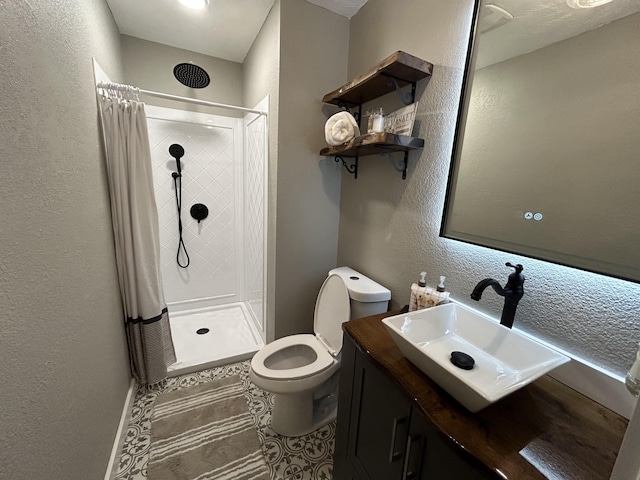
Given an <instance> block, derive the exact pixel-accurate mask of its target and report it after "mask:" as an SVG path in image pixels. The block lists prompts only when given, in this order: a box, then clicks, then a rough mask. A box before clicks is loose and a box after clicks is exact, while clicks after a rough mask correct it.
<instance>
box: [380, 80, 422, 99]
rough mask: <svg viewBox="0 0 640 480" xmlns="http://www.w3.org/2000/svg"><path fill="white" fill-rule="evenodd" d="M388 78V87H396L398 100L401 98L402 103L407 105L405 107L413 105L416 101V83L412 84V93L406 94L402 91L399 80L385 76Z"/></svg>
mask: <svg viewBox="0 0 640 480" xmlns="http://www.w3.org/2000/svg"><path fill="white" fill-rule="evenodd" d="M385 76H386V77H387V85H389V86H391V85H393V86H395V88H396V95H398V98H400V101H401V102H402V103H403V104H405V105H411V104H412V103H413V102H415V101H416V82H411V83H410V85H411V91H410V92H406V93H404V92H403V91H402V87H401V86H400V85H399V84H398V80H396V78H395V77H392V76H390V75H385Z"/></svg>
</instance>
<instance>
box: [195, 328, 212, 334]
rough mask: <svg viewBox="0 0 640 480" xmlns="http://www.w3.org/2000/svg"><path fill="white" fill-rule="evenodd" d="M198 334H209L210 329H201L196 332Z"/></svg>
mask: <svg viewBox="0 0 640 480" xmlns="http://www.w3.org/2000/svg"><path fill="white" fill-rule="evenodd" d="M196 333H197V334H198V335H204V334H205V333H209V329H208V328H199V329H198V330H196Z"/></svg>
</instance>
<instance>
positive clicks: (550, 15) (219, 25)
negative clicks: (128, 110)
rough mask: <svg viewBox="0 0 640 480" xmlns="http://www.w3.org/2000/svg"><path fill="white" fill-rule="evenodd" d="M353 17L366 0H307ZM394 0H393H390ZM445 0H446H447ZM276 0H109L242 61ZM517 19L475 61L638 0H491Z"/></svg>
mask: <svg viewBox="0 0 640 480" xmlns="http://www.w3.org/2000/svg"><path fill="white" fill-rule="evenodd" d="M307 1H308V2H310V3H313V4H315V5H318V6H321V7H323V8H326V9H327V10H331V11H333V12H335V13H338V14H340V15H343V16H345V17H347V18H351V17H352V16H353V15H355V14H356V13H357V12H358V10H360V8H362V6H363V5H364V4H365V3H366V2H367V0H307ZM390 1H391V0H390ZM443 1H447V0H443ZM274 2H275V0H209V7H208V8H206V9H205V10H201V11H197V10H189V9H187V8H185V7H183V6H182V5H181V4H180V3H179V2H178V0H107V3H108V4H109V7H110V8H111V12H112V13H113V17H114V18H115V21H116V23H117V25H118V28H119V29H120V33H123V34H125V35H131V36H133V37H138V38H142V39H144V40H149V41H152V42H157V43H162V44H165V45H171V46H173V47H177V48H183V49H185V50H191V51H193V52H198V53H202V54H205V55H210V56H213V57H217V58H223V59H225V60H231V61H233V62H239V63H242V62H243V61H244V58H245V56H246V55H247V52H248V51H249V49H250V48H251V45H252V44H253V41H254V40H255V38H256V36H257V35H258V33H259V32H260V28H261V27H262V24H263V23H264V21H265V19H266V18H267V15H268V14H269V11H270V10H271V7H272V6H273V4H274ZM487 3H492V4H494V5H496V6H498V7H501V8H503V9H505V10H507V11H508V12H509V13H511V14H512V15H513V17H514V18H513V19H512V20H510V21H509V22H507V23H506V24H504V25H502V26H500V27H498V28H495V29H493V30H490V31H487V32H486V33H484V34H483V35H482V41H481V45H482V48H481V51H480V52H479V55H478V60H477V67H478V68H480V67H482V66H486V65H491V64H493V63H497V62H500V61H503V60H506V59H508V58H512V57H514V56H517V55H521V54H523V53H526V52H531V51H534V50H537V49H538V48H542V47H545V46H547V45H550V44H552V43H555V42H558V41H561V40H565V39H567V38H570V37H573V36H575V35H578V34H580V33H583V32H585V31H587V30H591V29H594V28H597V27H599V26H602V25H604V24H607V23H610V22H612V21H614V20H617V19H619V18H622V17H625V16H627V15H630V14H632V13H636V12H638V11H639V10H640V1H639V0H613V1H612V2H611V3H607V4H605V5H601V6H599V7H596V8H589V9H573V8H570V7H569V6H567V4H566V1H565V0H487Z"/></svg>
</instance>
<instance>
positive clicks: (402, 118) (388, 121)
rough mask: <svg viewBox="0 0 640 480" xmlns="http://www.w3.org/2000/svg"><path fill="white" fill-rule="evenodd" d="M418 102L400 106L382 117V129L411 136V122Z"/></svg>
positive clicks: (414, 117)
mask: <svg viewBox="0 0 640 480" xmlns="http://www.w3.org/2000/svg"><path fill="white" fill-rule="evenodd" d="M417 109H418V102H415V103H412V104H411V105H407V106H406V107H402V108H400V109H398V110H396V111H395V112H391V113H390V114H389V115H385V117H384V131H385V132H389V133H395V134H396V135H408V136H411V132H412V131H413V123H414V121H415V119H416V110H417Z"/></svg>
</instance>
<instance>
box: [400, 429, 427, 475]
mask: <svg viewBox="0 0 640 480" xmlns="http://www.w3.org/2000/svg"><path fill="white" fill-rule="evenodd" d="M414 444H418V447H419V448H418V454H419V455H418V456H417V457H415V456H413V455H411V453H412V450H413V446H414ZM423 444H424V437H423V436H420V435H419V436H416V437H412V436H411V435H409V438H408V439H407V450H406V454H405V458H404V468H403V470H402V480H419V478H420V470H421V468H422V455H420V452H422V451H423V450H424V445H423ZM413 459H417V460H416V461H415V463H416V465H412V463H414V462H412V460H413Z"/></svg>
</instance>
